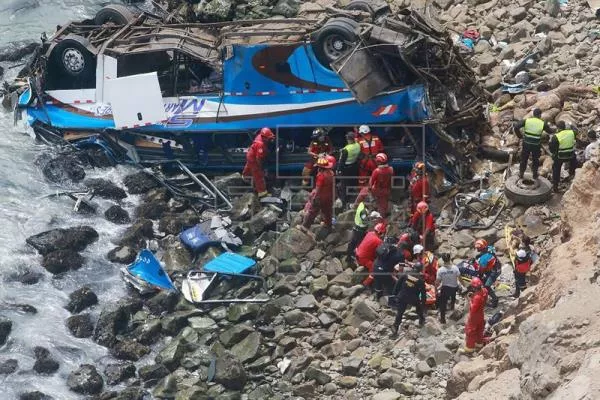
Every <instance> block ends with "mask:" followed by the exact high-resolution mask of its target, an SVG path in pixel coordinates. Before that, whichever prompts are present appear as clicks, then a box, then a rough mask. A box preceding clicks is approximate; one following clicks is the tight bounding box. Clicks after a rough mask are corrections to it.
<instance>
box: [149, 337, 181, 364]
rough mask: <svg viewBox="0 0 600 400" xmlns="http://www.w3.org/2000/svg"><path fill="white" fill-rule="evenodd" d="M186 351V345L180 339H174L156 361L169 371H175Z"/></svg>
mask: <svg viewBox="0 0 600 400" xmlns="http://www.w3.org/2000/svg"><path fill="white" fill-rule="evenodd" d="M185 351H186V344H185V343H184V342H183V341H182V340H180V339H173V340H172V341H171V343H169V344H168V345H167V346H166V347H165V348H164V349H162V350H161V351H160V353H158V355H157V356H156V358H155V359H154V361H156V363H160V364H162V365H164V366H165V367H167V369H168V370H169V371H175V369H176V368H177V367H179V363H180V362H181V359H182V358H183V355H184V354H185Z"/></svg>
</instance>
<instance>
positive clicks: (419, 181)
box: [408, 161, 429, 214]
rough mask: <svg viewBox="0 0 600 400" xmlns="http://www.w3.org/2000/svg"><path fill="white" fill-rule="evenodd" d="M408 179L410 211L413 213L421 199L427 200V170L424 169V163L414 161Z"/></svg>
mask: <svg viewBox="0 0 600 400" xmlns="http://www.w3.org/2000/svg"><path fill="white" fill-rule="evenodd" d="M409 181H410V184H409V186H408V191H409V193H410V212H411V214H414V213H415V211H416V210H417V204H419V203H420V202H422V201H424V202H426V203H428V202H429V178H427V171H425V163H423V162H421V161H417V162H416V163H415V165H414V166H413V170H412V172H411V174H410V177H409Z"/></svg>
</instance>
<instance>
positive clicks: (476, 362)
mask: <svg viewBox="0 0 600 400" xmlns="http://www.w3.org/2000/svg"><path fill="white" fill-rule="evenodd" d="M488 368H490V363H489V361H488V360H486V359H484V358H483V357H477V358H474V359H472V360H469V361H461V362H459V363H458V364H456V365H455V366H454V367H453V368H452V375H451V376H450V379H449V380H448V384H447V385H446V393H447V395H448V397H449V398H455V397H457V396H458V395H460V394H461V393H462V392H464V391H466V390H467V386H468V385H469V382H471V380H473V378H475V377H476V376H480V375H482V374H483V373H485V372H486V371H487V370H488Z"/></svg>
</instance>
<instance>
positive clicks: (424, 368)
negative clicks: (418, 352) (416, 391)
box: [415, 361, 433, 378]
mask: <svg viewBox="0 0 600 400" xmlns="http://www.w3.org/2000/svg"><path fill="white" fill-rule="evenodd" d="M432 372H433V369H432V368H431V367H430V366H429V364H427V362H425V361H419V362H418V363H417V366H416V368H415V373H416V374H417V376H418V377H419V378H421V377H423V376H425V375H429V374H431V373H432Z"/></svg>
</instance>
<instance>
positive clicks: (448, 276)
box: [435, 253, 461, 324]
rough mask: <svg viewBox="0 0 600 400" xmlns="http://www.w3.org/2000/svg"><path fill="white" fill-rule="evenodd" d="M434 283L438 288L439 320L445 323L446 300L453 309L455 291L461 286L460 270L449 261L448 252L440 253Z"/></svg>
mask: <svg viewBox="0 0 600 400" xmlns="http://www.w3.org/2000/svg"><path fill="white" fill-rule="evenodd" d="M435 283H436V285H437V286H438V288H439V294H438V296H437V299H438V308H439V309H440V322H441V323H442V324H445V323H446V309H447V307H448V302H450V310H454V305H455V304H456V292H457V291H458V288H459V287H460V286H461V284H460V270H459V269H458V267H457V266H456V265H453V264H452V263H451V260H450V254H449V253H444V254H442V259H441V260H440V261H439V269H438V271H437V276H436V280H435Z"/></svg>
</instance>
